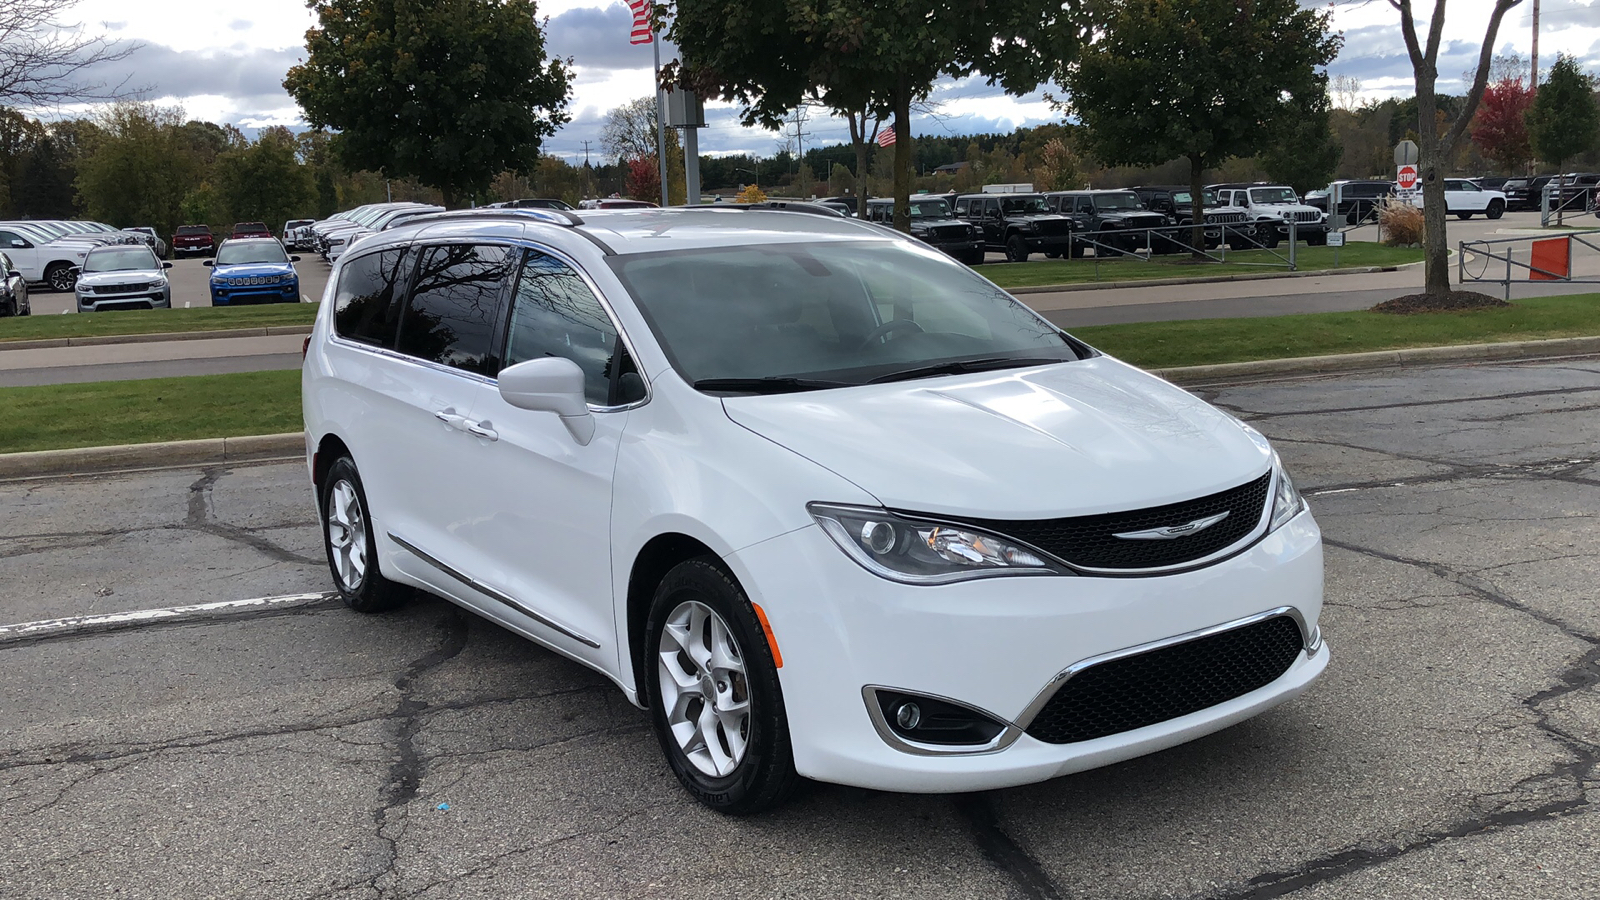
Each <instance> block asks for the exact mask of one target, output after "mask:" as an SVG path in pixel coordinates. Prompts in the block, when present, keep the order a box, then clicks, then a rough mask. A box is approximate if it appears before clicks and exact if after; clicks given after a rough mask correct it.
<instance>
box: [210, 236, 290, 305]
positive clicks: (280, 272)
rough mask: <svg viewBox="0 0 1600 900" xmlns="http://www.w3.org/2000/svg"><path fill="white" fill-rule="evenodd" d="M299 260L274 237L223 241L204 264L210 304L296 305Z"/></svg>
mask: <svg viewBox="0 0 1600 900" xmlns="http://www.w3.org/2000/svg"><path fill="white" fill-rule="evenodd" d="M299 261H300V257H298V256H290V255H289V254H287V253H285V252H284V249H283V245H282V244H280V243H278V241H277V240H276V239H274V238H240V239H237V240H229V241H223V242H222V246H220V247H218V248H217V257H216V259H208V260H206V262H205V264H206V265H207V266H209V267H211V305H212V306H239V305H243V304H247V303H299V302H300V273H298V272H296V271H295V269H294V264H295V263H297V262H299Z"/></svg>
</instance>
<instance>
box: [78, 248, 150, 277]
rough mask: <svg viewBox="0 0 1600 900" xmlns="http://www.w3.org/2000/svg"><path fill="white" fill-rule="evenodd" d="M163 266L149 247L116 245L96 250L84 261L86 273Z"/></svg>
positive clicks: (148, 269) (147, 268)
mask: <svg viewBox="0 0 1600 900" xmlns="http://www.w3.org/2000/svg"><path fill="white" fill-rule="evenodd" d="M159 268H161V264H160V263H158V262H156V256H155V254H154V253H151V252H150V248H148V247H116V248H109V249H105V250H96V251H94V252H93V253H91V254H89V256H88V257H87V258H85V259H84V261H83V271H84V274H86V275H88V274H93V273H95V272H127V271H130V270H135V269H137V270H141V271H146V272H148V271H150V270H152V269H159Z"/></svg>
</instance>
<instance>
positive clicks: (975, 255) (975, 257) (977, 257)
mask: <svg viewBox="0 0 1600 900" xmlns="http://www.w3.org/2000/svg"><path fill="white" fill-rule="evenodd" d="M961 261H962V262H964V263H966V264H967V265H969V266H981V265H983V250H982V249H978V250H973V251H972V252H970V253H968V254H967V255H966V258H964V259H962V260H961Z"/></svg>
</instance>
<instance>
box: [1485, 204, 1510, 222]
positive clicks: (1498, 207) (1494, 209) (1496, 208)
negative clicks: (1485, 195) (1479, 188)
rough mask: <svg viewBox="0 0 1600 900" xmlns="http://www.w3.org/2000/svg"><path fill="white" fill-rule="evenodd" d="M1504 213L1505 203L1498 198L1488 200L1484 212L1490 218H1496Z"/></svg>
mask: <svg viewBox="0 0 1600 900" xmlns="http://www.w3.org/2000/svg"><path fill="white" fill-rule="evenodd" d="M1505 214H1506V205H1505V204H1504V203H1501V202H1500V201H1499V200H1491V201H1489V211H1488V212H1486V213H1484V215H1486V216H1488V217H1489V218H1491V219H1498V218H1500V217H1501V216H1503V215H1505Z"/></svg>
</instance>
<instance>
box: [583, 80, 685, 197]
mask: <svg viewBox="0 0 1600 900" xmlns="http://www.w3.org/2000/svg"><path fill="white" fill-rule="evenodd" d="M666 136H667V195H668V199H669V201H670V202H672V203H682V202H684V199H685V197H686V196H687V194H688V191H689V189H688V185H687V184H686V183H685V181H684V179H685V178H686V177H687V176H686V175H685V173H684V169H683V144H682V142H681V141H680V140H679V139H678V129H676V128H668V129H667V133H666ZM600 149H601V150H603V151H605V152H606V153H607V154H608V155H610V156H612V157H615V158H616V160H617V162H619V163H625V162H627V161H628V160H632V159H637V158H639V157H641V156H648V157H650V158H651V159H656V158H657V155H656V98H654V97H640V98H638V99H637V100H630V101H628V102H627V103H624V104H622V105H621V106H618V107H616V108H615V109H612V110H611V111H610V112H607V113H606V122H605V124H604V125H602V126H600ZM660 185H661V173H660V172H657V173H656V190H657V192H656V195H655V196H654V197H640V198H638V199H641V200H649V201H651V202H653V203H658V202H660V200H661V193H660Z"/></svg>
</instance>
